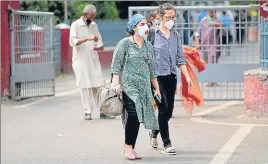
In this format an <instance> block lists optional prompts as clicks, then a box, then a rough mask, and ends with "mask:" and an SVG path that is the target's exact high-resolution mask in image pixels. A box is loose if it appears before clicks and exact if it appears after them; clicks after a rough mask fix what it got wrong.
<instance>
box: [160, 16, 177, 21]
mask: <svg viewBox="0 0 268 164" xmlns="http://www.w3.org/2000/svg"><path fill="white" fill-rule="evenodd" d="M163 17H164V18H166V20H167V21H169V20H176V19H177V16H163Z"/></svg>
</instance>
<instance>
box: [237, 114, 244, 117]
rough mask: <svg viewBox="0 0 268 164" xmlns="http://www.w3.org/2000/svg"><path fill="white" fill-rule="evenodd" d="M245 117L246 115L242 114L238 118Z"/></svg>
mask: <svg viewBox="0 0 268 164" xmlns="http://www.w3.org/2000/svg"><path fill="white" fill-rule="evenodd" d="M244 116H245V114H241V115H239V116H237V118H242V117H244Z"/></svg>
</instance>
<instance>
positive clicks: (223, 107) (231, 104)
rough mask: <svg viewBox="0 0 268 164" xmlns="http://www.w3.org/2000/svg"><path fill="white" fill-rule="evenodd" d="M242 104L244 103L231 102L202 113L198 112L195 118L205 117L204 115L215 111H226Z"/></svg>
mask: <svg viewBox="0 0 268 164" xmlns="http://www.w3.org/2000/svg"><path fill="white" fill-rule="evenodd" d="M240 103H242V102H241V101H230V102H227V103H224V104H221V105H219V106H216V107H212V108H209V109H207V110H204V111H202V112H198V113H196V114H194V116H204V115H207V114H210V113H212V112H215V111H218V110H222V109H225V108H228V107H230V106H233V105H236V104H240Z"/></svg>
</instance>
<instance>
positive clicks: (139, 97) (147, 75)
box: [111, 14, 160, 160]
mask: <svg viewBox="0 0 268 164" xmlns="http://www.w3.org/2000/svg"><path fill="white" fill-rule="evenodd" d="M127 32H128V33H129V34H130V37H126V38H123V39H122V40H120V41H119V42H118V44H117V45H116V48H115V50H114V54H113V61H112V67H111V73H112V75H113V79H112V84H111V87H113V88H114V89H115V90H116V91H117V93H120V92H121V90H122V94H123V101H124V104H125V108H126V110H125V112H124V113H123V116H124V119H123V122H124V126H125V150H124V154H125V157H126V158H128V159H131V160H134V159H140V157H139V156H138V155H137V153H136V152H135V150H134V148H135V143H136V140H137V136H138V132H139V127H140V123H143V124H144V126H145V128H146V129H152V130H157V129H159V125H158V122H157V118H156V116H155V113H154V108H153V104H152V98H153V96H152V92H151V82H152V84H153V86H154V88H155V89H156V90H155V95H156V96H159V97H160V91H159V86H158V83H157V79H156V74H155V63H154V51H153V47H152V45H151V43H150V42H148V41H147V40H146V37H147V34H148V32H149V29H148V26H147V21H146V18H145V17H144V16H143V15H141V14H136V15H133V16H132V17H131V19H130V21H129V22H128V24H127Z"/></svg>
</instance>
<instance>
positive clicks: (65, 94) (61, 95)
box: [14, 89, 79, 108]
mask: <svg viewBox="0 0 268 164" xmlns="http://www.w3.org/2000/svg"><path fill="white" fill-rule="evenodd" d="M78 92H79V89H73V90H70V91H65V92H60V93H58V94H55V96H53V97H44V98H41V99H38V100H35V101H33V102H30V103H27V104H23V105H18V106H14V108H29V107H30V106H33V105H37V104H40V103H42V102H44V101H47V100H51V99H54V98H58V97H64V96H69V95H72V94H75V93H78Z"/></svg>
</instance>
